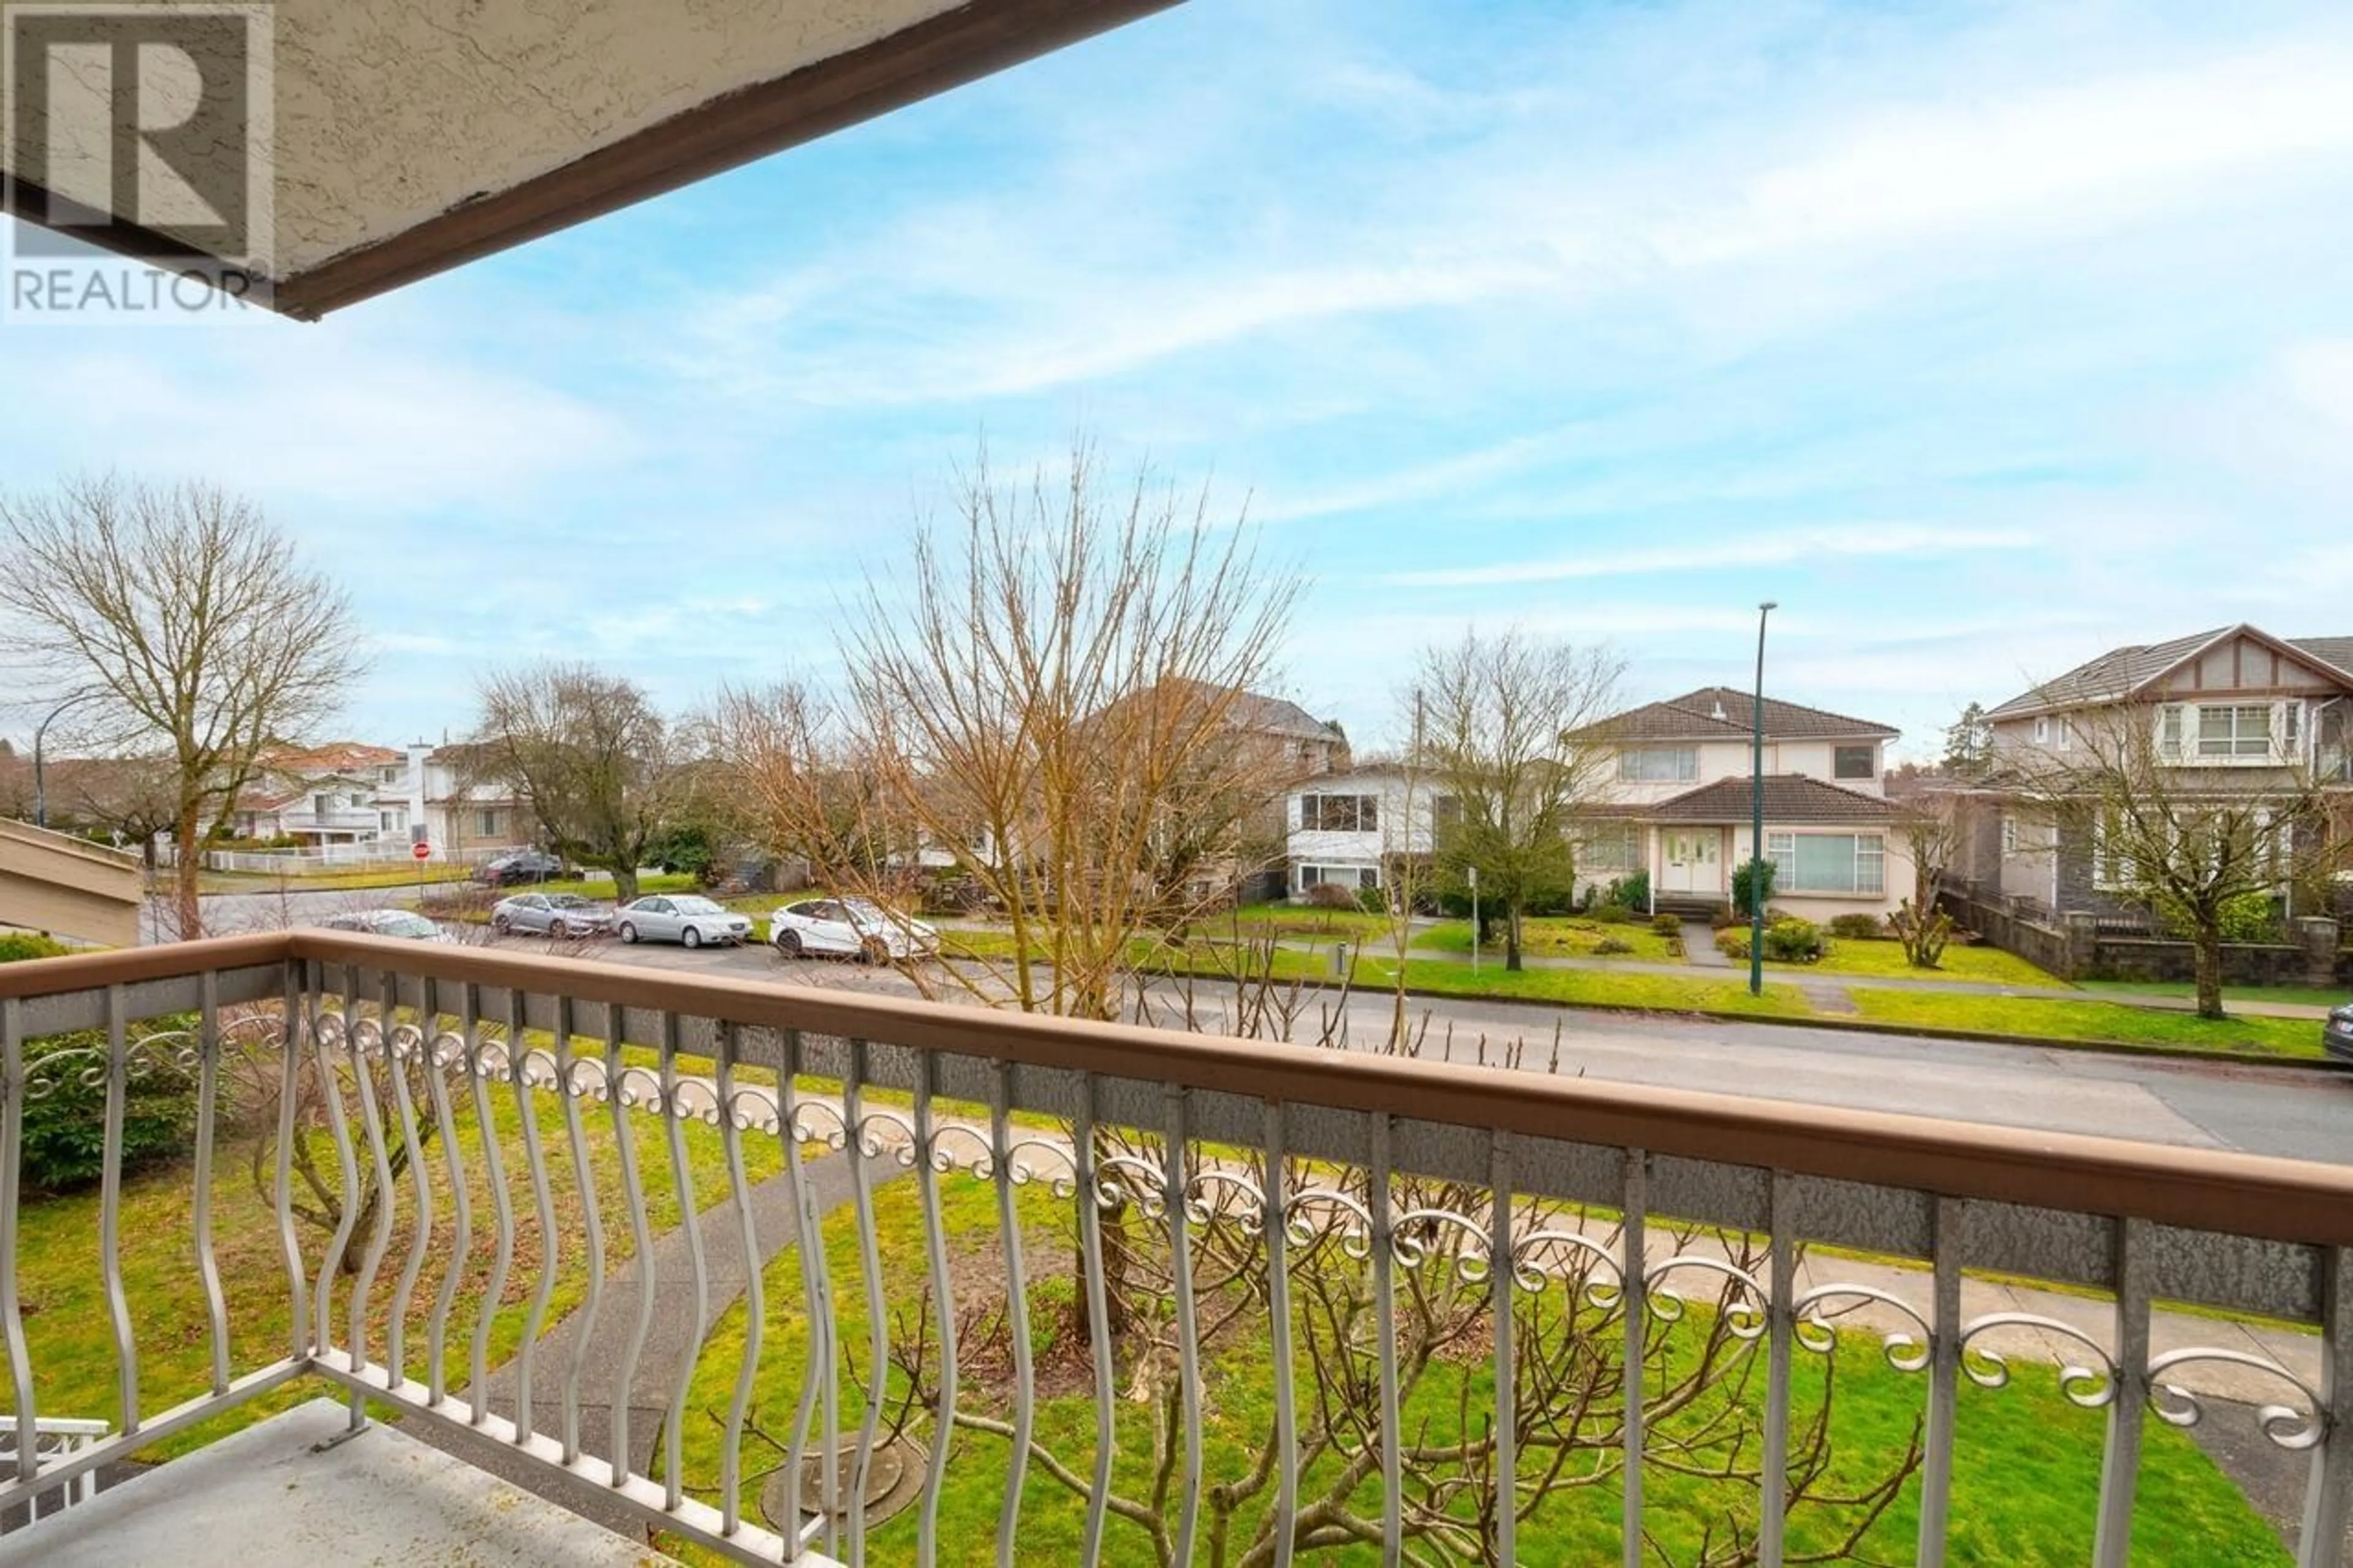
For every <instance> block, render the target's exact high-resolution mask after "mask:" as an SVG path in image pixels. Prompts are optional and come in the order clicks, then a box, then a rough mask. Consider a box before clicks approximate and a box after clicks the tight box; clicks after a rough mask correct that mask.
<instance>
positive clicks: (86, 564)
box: [0, 478, 366, 937]
mask: <svg viewBox="0 0 2353 1568" xmlns="http://www.w3.org/2000/svg"><path fill="white" fill-rule="evenodd" d="M0 611H5V612H6V614H5V616H0V640H5V648H6V651H7V652H8V653H9V654H11V655H13V656H14V657H16V658H19V659H21V660H23V661H24V662H25V663H26V664H27V665H28V666H30V667H31V668H32V670H33V672H34V674H35V678H36V679H41V680H43V681H45V682H47V683H49V684H50V685H51V688H52V689H55V690H59V691H77V692H88V693H90V697H89V699H88V700H87V703H86V711H85V714H84V720H85V724H86V727H88V728H90V729H91V730H93V731H96V732H97V733H100V734H101V735H103V736H104V737H105V738H106V739H107V741H108V742H111V745H112V746H113V747H115V748H117V749H120V750H122V751H125V752H132V753H142V754H143V753H149V752H155V753H161V754H162V755H164V757H166V758H167V759H168V762H169V766H170V770H171V782H172V809H171V824H172V832H173V837H174V843H175V846H176V848H177V875H176V877H175V879H174V884H175V885H174V904H175V916H176V925H177V928H178V930H179V931H180V932H181V934H182V935H184V936H190V937H193V936H196V935H199V934H201V933H202V930H203V920H202V910H201V908H200V906H199V903H198V900H197V874H198V871H199V869H200V867H201V860H202V857H201V854H200V851H201V849H202V847H203V844H204V840H205V838H206V835H207V834H208V833H209V831H210V830H211V829H212V828H214V827H215V826H217V825H218V824H219V823H220V822H221V821H222V820H224V819H225V817H226V816H227V812H228V810H229V807H230V805H231V804H232V803H233V802H234V801H235V800H236V799H237V792H238V791H240V790H242V789H243V788H244V787H245V786H246V785H247V784H248V783H249V782H250V781H251V780H252V778H253V777H254V774H255V773H256V771H257V768H258V766H259V758H260V755H261V753H262V752H263V750H264V749H265V748H266V747H267V746H269V744H270V743H272V742H280V741H284V740H288V739H291V738H293V737H295V736H297V735H299V734H300V733H301V731H305V730H307V729H309V728H310V727H311V725H313V724H315V723H316V722H317V721H320V720H321V719H322V718H324V717H325V716H326V715H328V714H329V713H331V712H332V711H333V710H335V708H336V707H337V706H338V705H339V704H340V703H341V702H342V700H343V696H344V693H345V692H346V691H347V689H349V688H350V686H351V684H352V682H353V681H354V680H355V679H358V677H359V676H360V674H361V672H362V671H363V670H364V668H365V665H366V661H365V659H364V658H363V657H362V656H361V654H360V653H359V651H358V649H357V647H356V638H357V634H356V631H355V629H354V627H353V621H352V610H351V602H350V600H349V598H348V597H347V596H346V595H345V594H344V593H343V590H342V589H341V588H340V587H338V586H336V585H335V584H333V583H332V581H330V580H329V579H328V578H326V577H325V576H323V575H322V574H318V573H315V572H312V571H311V570H309V569H308V568H306V567H305V566H303V565H302V563H301V561H300V560H299V559H298V558H297V556H296V555H295V552H294V549H293V546H292V544H291V543H290V542H289V541H288V540H287V539H286V538H285V536H284V535H282V534H280V532H279V531H277V530H276V529H274V528H272V527H271V526H270V524H269V521H268V520H267V519H265V518H264V517H263V516H262V514H261V511H260V510H259V508H258V507H256V506H254V505H253V504H252V503H251V502H250V501H248V500H243V499H241V498H238V497H236V496H232V495H230V494H228V493H227V492H226V491H224V490H221V489H216V488H214V487H212V486H210V485H205V484H194V483H191V484H181V485H170V486H157V485H146V484H137V483H126V482H123V481H121V480H117V479H111V478H108V479H75V480H69V481H68V482H66V483H65V484H63V485H61V486H59V487H58V489H57V490H56V491H55V492H54V493H52V494H48V495H33V496H26V497H18V498H15V499H8V500H0Z"/></svg>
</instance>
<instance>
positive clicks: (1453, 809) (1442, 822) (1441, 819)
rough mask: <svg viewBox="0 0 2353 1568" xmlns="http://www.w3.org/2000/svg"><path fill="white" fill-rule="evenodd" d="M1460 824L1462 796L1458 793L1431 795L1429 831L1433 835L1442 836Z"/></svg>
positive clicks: (1451, 831) (1457, 827)
mask: <svg viewBox="0 0 2353 1568" xmlns="http://www.w3.org/2000/svg"><path fill="white" fill-rule="evenodd" d="M1461 826H1462V797H1461V795H1433V796H1431V797H1430V834H1431V836H1432V837H1437V838H1444V837H1446V836H1447V835H1449V834H1451V833H1453V832H1456V831H1457V830H1459V829H1460V828H1461Z"/></svg>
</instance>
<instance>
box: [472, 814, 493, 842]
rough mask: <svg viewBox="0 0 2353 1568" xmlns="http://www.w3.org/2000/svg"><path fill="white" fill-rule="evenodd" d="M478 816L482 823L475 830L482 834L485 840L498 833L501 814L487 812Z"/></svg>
mask: <svg viewBox="0 0 2353 1568" xmlns="http://www.w3.org/2000/svg"><path fill="white" fill-rule="evenodd" d="M477 815H478V816H479V817H480V822H479V824H478V825H477V826H476V828H475V831H476V832H478V833H480V834H481V835H482V837H485V838H488V837H491V836H493V835H494V834H496V833H497V832H498V830H499V814H498V813H497V812H495V811H485V812H480V813H478V814H477Z"/></svg>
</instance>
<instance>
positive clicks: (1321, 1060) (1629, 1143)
mask: <svg viewBox="0 0 2353 1568" xmlns="http://www.w3.org/2000/svg"><path fill="white" fill-rule="evenodd" d="M286 959H296V960H307V961H311V962H315V963H327V964H356V965H358V966H361V967H363V968H365V969H371V970H379V971H389V972H393V973H401V974H406V975H414V976H423V977H427V978H431V979H435V980H440V981H447V982H453V983H458V984H469V983H470V984H480V985H484V986H493V987H501V988H507V989H514V990H522V991H525V992H530V993H534V994H541V995H562V996H568V997H571V998H573V999H575V1001H583V1002H592V1003H617V1004H620V1005H625V1006H629V1007H636V1008H644V1009H649V1010H655V1011H665V1012H675V1013H679V1014H682V1015H686V1016H697V1017H707V1018H721V1019H726V1020H730V1021H733V1022H735V1023H738V1024H744V1025H750V1026H757V1027H766V1028H773V1029H799V1030H805V1031H807V1032H809V1033H813V1034H823V1035H834V1036H841V1037H855V1038H861V1039H869V1040H877V1041H887V1042H890V1043H892V1044H896V1045H903V1046H909V1047H916V1048H919V1049H925V1050H939V1051H952V1052H957V1053H961V1054H964V1055H968V1056H981V1057H987V1058H996V1059H1000V1060H1006V1061H1011V1062H1015V1063H1019V1064H1024V1065H1028V1066H1034V1067H1040V1068H1064V1069H1070V1070H1075V1071H1085V1072H1093V1073H1099V1074H1103V1075H1105V1076H1108V1077H1114V1078H1124V1079H1141V1080H1145V1081H1148V1082H1157V1083H1167V1084H1174V1085H1178V1086H1181V1087H1185V1088H1189V1089H1213V1090H1219V1091H1224V1092H1229V1093H1234V1094H1240V1095H1246V1096H1250V1097H1252V1098H1256V1099H1262V1100H1276V1101H1289V1102H1294V1103H1298V1104H1303V1105H1316V1106H1328V1107H1334V1108H1337V1109H1340V1110H1356V1111H1371V1112H1385V1113H1388V1114H1389V1115H1394V1116H1399V1117H1407V1118H1411V1119H1414V1120H1418V1121H1433V1122H1441V1123H1448V1124H1452V1125H1457V1126H1462V1127H1468V1128H1475V1129H1481V1130H1492V1131H1505V1132H1515V1133H1522V1134H1525V1135H1528V1136H1531V1137H1537V1138H1556V1139H1565V1140H1568V1141H1571V1142H1581V1143H1591V1144H1598V1145H1601V1146H1604V1147H1611V1148H1636V1149H1645V1150H1648V1151H1651V1152H1653V1153H1658V1154H1667V1155H1681V1156H1684V1157H1688V1158H1691V1159H1695V1160H1709V1161H1715V1162H1717V1163H1725V1164H1735V1165H1748V1166H1755V1167H1760V1168H1763V1169H1767V1170H1780V1171H1787V1172H1789V1173H1795V1174H1800V1175H1810V1176H1820V1177H1828V1178H1831V1179H1836V1180H1842V1181H1852V1182H1862V1183H1870V1184H1876V1185H1882V1186H1891V1187H1900V1188H1909V1189H1913V1190H1916V1191H1922V1192H1930V1193H1937V1194H1945V1195H1948V1196H1953V1197H1963V1198H1979V1199H1989V1200H1993V1201H1997V1202H2001V1203H2014V1204H2024V1205H2035V1206H2040V1207H2045V1208H2055V1209H2063V1210H2070V1211H2074V1212H2078V1213H2085V1214H2098V1215H2119V1216H2127V1217H2134V1218H2140V1219H2147V1220H2151V1221H2154V1222H2157V1223H2159V1224H2164V1225H2173V1226H2185V1227H2188V1228H2191V1229H2198V1230H2212V1231H2221V1232H2224V1233H2227V1234H2232V1235H2242V1236H2252V1237H2265V1238H2268V1239H2273V1240H2278V1241H2290V1242H2301V1243H2308V1244H2316V1245H2327V1246H2337V1247H2353V1166H2347V1165H2335V1164H2324V1163H2317V1162H2311V1161H2301V1160H2284V1159H2278V1158H2274V1157H2272V1156H2268V1155H2260V1154H2244V1153H2238V1152H2232V1151H2227V1150H2215V1149H2196V1148H2183V1147H2178V1146H2174V1145H2169V1144H2156V1143H2143V1142H2131V1141H2127V1140H2123V1139H2110V1138H2094V1137H2086V1136H2083V1135H2080V1134H2074V1133H2063V1132H2043V1131H2031V1130H2027V1129H2021V1128H2009V1127H1995V1126H1988V1125H1984V1124H1980V1123H1976V1122H1964V1121H1946V1120H1943V1119H1941V1118H1936V1117H1925V1116H1910V1115H1899V1114H1895V1113H1892V1112H1887V1111H1874V1110H1851V1109H1847V1108H1844V1107H1838V1106H1822V1105H1810V1104H1805V1103H1801V1102H1797V1101H1788V1100H1750V1099H1746V1098H1743V1097H1740V1096H1736V1095H1728V1094H1715V1093H1709V1092H1704V1091H1700V1090H1694V1089H1653V1088H1650V1087H1647V1086H1642V1085H1633V1084H1617V1083H1606V1082H1597V1081H1595V1080H1593V1079H1569V1078H1560V1077H1556V1076H1554V1075H1552V1074H1548V1073H1534V1072H1525V1071H1514V1070H1509V1069H1504V1068H1466V1067H1463V1066H1461V1065H1460V1064H1455V1063H1447V1062H1430V1061H1421V1060H1417V1059H1412V1058H1395V1057H1386V1056H1372V1055H1366V1054H1361V1053H1354V1052H1346V1051H1335V1050H1328V1049H1319V1048H1315V1047H1304V1046H1294V1045H1288V1044H1282V1043H1278V1042H1271V1041H1265V1040H1245V1039H1238V1038H1233V1037H1226V1036H1219V1035H1200V1034H1188V1033H1185V1032H1182V1031H1178V1030H1173V1029H1157V1028H1145V1027H1141V1026H1134V1025H1128V1024H1103V1023H1094V1022H1090V1021H1087V1020H1082V1019H1074V1018H1058V1017H1050V1016H1042V1015H1038V1014H1024V1013H1015V1012H1009V1011H1002V1010H989V1009H985V1008H979V1007H975V1006H969V1005H947V1004H943V1003H936V1002H922V1001H913V1000H906V999H902V998H897V997H887V996H874V995H865V994H848V993H843V992H838V991H818V990H812V989H809V988H807V987H802V986H783V985H776V984H767V983H765V982H761V981H755V980H739V979H733V978H728V977H723V976H712V975H690V974H681V973H662V972H652V971H648V970H645V969H640V968H636V967H625V966H622V965H618V964H609V963H594V962H589V961H584V960H580V959H571V958H558V957H553V956H548V955H543V954H538V953H519V952H491V951H488V950H484V949H480V948H465V947H450V946H436V945H432V944H428V943H418V942H402V941H398V940H396V939H392V938H387V937H375V936H361V935H352V934H346V933H343V932H340V931H288V932H275V933H270V934H266V935H260V936H248V937H229V938H225V939H219V940H215V941H208V942H186V943H182V944H179V945H177V946H172V947H160V948H142V949H137V950H132V951H126V952H109V953H97V954H88V955H82V956H77V957H72V958H59V959H45V960H37V961H34V962H31V963H16V964H8V965H0V997H9V996H18V997H24V996H35V995H45V994H55V993H58V992H68V991H80V990H87V989H90V988H93V987H98V986H103V985H108V984H122V983H128V982H132V981H140V980H152V979H157V978H163V977H165V976H169V975H174V974H182V973H200V972H202V971H204V970H206V969H228V968H239V967H245V966H248V965H252V964H258V963H272V962H279V961H283V960H286ZM2331 1087H2333V1086H2331Z"/></svg>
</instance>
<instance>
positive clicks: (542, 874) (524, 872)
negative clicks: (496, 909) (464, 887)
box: [474, 849, 564, 888]
mask: <svg viewBox="0 0 2353 1568" xmlns="http://www.w3.org/2000/svg"><path fill="white" fill-rule="evenodd" d="M563 875H564V862H563V861H562V860H560V859H558V858H556V857H554V856H553V855H549V854H545V853H543V852H542V851H540V850H537V849H520V850H517V851H516V852H515V853H514V854H512V855H501V856H500V857H499V858H497V859H495V860H485V861H483V862H482V863H481V864H480V865H479V866H477V867H475V868H474V880H476V881H477V882H487V883H489V884H490V885H491V887H493V888H512V887H513V886H515V885H516V884H518V883H521V882H546V881H553V880H554V879H556V878H559V877H561V876H563Z"/></svg>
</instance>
